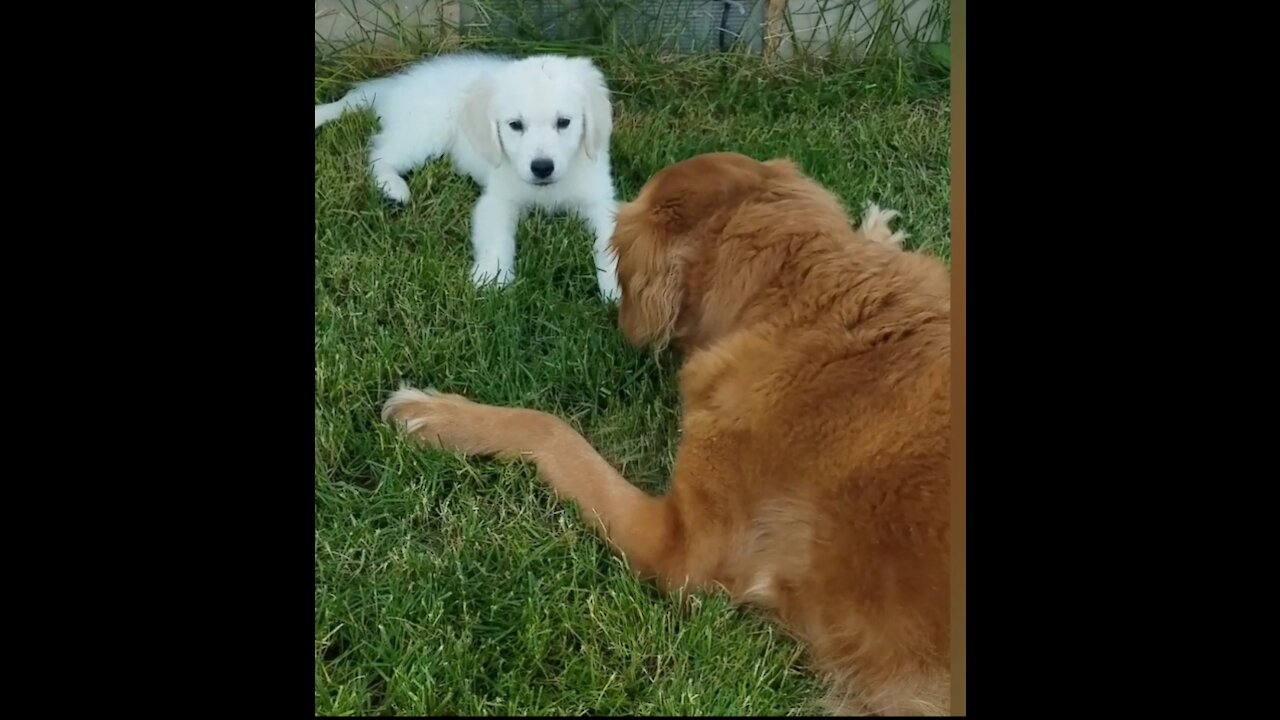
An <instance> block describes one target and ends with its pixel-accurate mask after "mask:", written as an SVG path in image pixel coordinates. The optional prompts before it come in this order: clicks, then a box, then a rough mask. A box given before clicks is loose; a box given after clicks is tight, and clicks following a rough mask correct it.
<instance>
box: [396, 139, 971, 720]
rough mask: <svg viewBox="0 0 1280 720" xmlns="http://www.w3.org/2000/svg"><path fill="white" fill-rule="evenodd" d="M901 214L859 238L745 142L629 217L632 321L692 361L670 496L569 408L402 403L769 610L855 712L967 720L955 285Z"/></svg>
mask: <svg viewBox="0 0 1280 720" xmlns="http://www.w3.org/2000/svg"><path fill="white" fill-rule="evenodd" d="M893 215H894V213H893V212H892V211H889V212H883V211H880V210H879V209H878V208H874V207H872V208H870V210H869V214H868V216H867V217H866V218H864V219H863V225H862V227H861V228H860V229H854V228H853V227H852V225H851V222H850V220H849V218H848V216H847V215H846V213H845V211H844V209H843V208H842V207H841V205H840V203H839V201H837V199H836V198H835V197H834V196H833V195H832V194H831V193H829V192H828V191H827V190H825V189H823V188H822V187H820V186H819V185H818V184H817V183H815V182H813V181H812V180H810V179H808V178H806V177H805V176H804V175H802V174H801V173H800V171H799V170H797V169H796V167H795V166H794V165H793V164H792V163H790V162H788V161H785V160H774V161H770V162H758V161H756V160H753V159H750V158H747V157H744V156H741V155H736V154H732V153H714V154H709V155H701V156H698V157H695V158H692V159H689V160H686V161H684V162H680V163H677V164H675V165H672V166H670V167H667V168H665V169H663V170H662V171H661V172H659V173H658V174H657V175H655V176H654V177H653V178H652V179H651V180H650V181H649V182H648V184H646V185H645V187H644V188H643V189H642V190H641V192H640V194H639V196H638V197H637V198H636V199H635V200H634V201H633V202H631V203H630V204H628V205H626V206H625V207H624V208H622V209H621V211H620V212H619V215H618V221H617V229H616V231H615V234H614V237H613V244H614V248H615V250H616V251H617V254H618V274H619V280H620V282H621V286H622V301H621V303H622V304H621V307H620V311H619V324H620V326H621V329H622V331H623V332H624V333H625V334H626V336H627V338H628V339H629V340H630V341H631V342H632V343H633V344H635V345H659V346H660V345H663V344H666V343H671V344H672V345H674V346H675V347H676V348H677V349H679V350H680V351H681V352H682V354H683V356H684V364H683V367H682V368H681V371H680V389H681V394H682V410H683V419H682V423H683V427H682V430H683V435H682V441H681V443H680V449H679V453H678V456H677V458H676V467H675V476H674V477H673V478H672V481H671V486H670V489H669V490H668V492H667V494H666V495H664V496H662V497H652V496H649V495H647V494H645V493H643V492H641V491H640V490H638V489H637V488H636V487H634V486H633V485H631V484H630V483H628V482H627V481H626V480H624V479H623V478H622V477H621V476H620V475H619V474H618V473H617V472H616V471H615V470H614V469H613V468H612V467H611V466H610V465H609V464H608V463H607V462H606V461H605V460H604V459H602V458H601V457H600V456H599V454H597V453H596V452H595V450H593V449H592V448H591V446H590V445H589V444H588V443H587V441H586V440H585V439H583V438H582V436H581V435H579V434H578V433H577V432H575V431H574V430H573V429H572V428H570V427H569V426H568V425H567V424H565V423H564V422H562V421H560V420H558V419H557V418H555V417H552V416H550V415H547V414H545V413H541V412H537V411H533V410H525V409H515V408H499V407H491V406H486V405H480V404H478V403H473V402H471V401H469V400H467V399H465V398H462V397H460V396H457V395H442V394H439V393H435V392H434V391H429V392H425V393H424V392H420V391H417V390H412V389H407V388H406V389H402V390H400V391H399V392H397V393H395V394H394V395H393V396H392V397H391V399H390V400H388V402H387V405H386V408H385V410H384V417H386V418H387V419H389V420H394V421H396V422H398V423H399V424H400V425H401V426H402V427H403V428H405V430H406V431H407V432H409V433H411V434H413V435H414V436H416V437H418V438H419V439H421V440H423V441H425V442H428V443H431V444H433V445H436V446H440V447H445V448H449V449H452V450H455V451H461V452H464V453H469V454H482V455H497V456H500V457H507V458H523V459H526V460H530V461H532V462H534V463H536V464H537V466H538V470H539V475H540V476H541V477H542V478H543V479H544V480H545V481H546V482H547V483H548V484H550V485H551V487H552V488H553V489H554V490H555V491H556V492H557V494H559V496H561V497H562V498H566V499H570V500H573V501H575V502H577V503H578V504H579V506H580V507H581V509H582V510H583V517H585V518H587V520H588V522H590V523H591V524H592V525H593V527H594V529H596V530H597V531H599V532H601V534H602V535H603V537H605V538H606V539H607V540H608V542H610V543H611V545H612V546H613V547H614V548H615V549H616V550H617V551H618V552H621V553H623V554H624V555H625V556H626V557H627V559H628V560H629V563H630V565H631V567H632V568H633V569H634V570H635V571H636V572H637V573H638V574H639V575H641V576H643V577H646V578H653V579H655V580H656V581H657V582H658V583H659V584H660V585H661V586H662V587H663V588H665V589H668V590H674V589H676V588H689V589H707V590H712V589H715V588H725V589H727V590H728V591H729V592H730V593H731V594H732V596H733V597H735V598H736V599H738V600H739V601H742V602H746V603H751V604H753V605H755V606H759V607H762V608H764V609H766V610H767V611H768V612H770V613H771V614H772V616H773V617H775V618H776V619H777V621H778V622H780V623H781V624H782V625H783V626H784V627H785V628H787V629H788V630H789V631H790V632H792V633H793V634H795V635H796V636H797V637H798V638H800V639H801V640H802V641H803V642H804V643H805V644H806V646H807V648H808V650H809V653H810V657H811V659H812V662H813V664H814V666H815V668H816V669H817V670H818V671H819V672H821V673H822V674H823V675H824V677H825V678H826V679H827V681H828V686H829V688H830V692H829V695H828V709H829V710H830V711H831V712H833V713H838V714H891V715H945V714H948V711H949V707H950V669H949V654H950V632H949V604H950V591H949V552H950V542H949V519H950V501H949V493H948V487H949V472H948V465H949V462H948V461H949V452H950V436H951V398H950V383H951V320H950V313H951V303H950V276H949V273H948V271H947V269H946V267H945V266H944V265H943V264H942V263H941V262H939V261H938V260H935V259H932V258H929V257H926V256H923V255H919V254H915V253H908V252H904V251H903V250H901V249H900V248H899V247H898V244H899V243H900V241H901V235H899V234H894V233H892V232H891V231H890V230H889V226H888V221H889V220H891V219H892V217H893Z"/></svg>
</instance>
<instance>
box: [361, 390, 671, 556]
mask: <svg viewBox="0 0 1280 720" xmlns="http://www.w3.org/2000/svg"><path fill="white" fill-rule="evenodd" d="M382 418H383V420H385V421H388V422H394V423H396V424H397V425H398V426H399V427H400V428H401V429H403V430H404V432H405V433H406V434H408V435H411V436H413V437H415V438H417V439H418V440H421V441H422V442H425V443H427V444H429V445H431V446H433V447H438V448H442V449H445V450H450V451H454V452H460V453H463V454H466V455H478V456H495V457H499V458H504V459H520V460H524V461H527V462H533V463H534V464H535V465H536V466H537V468H538V475H539V477H541V478H542V480H543V481H544V482H546V483H547V484H548V485H550V486H551V488H552V490H554V491H555V493H556V495H557V496H558V497H560V498H561V499H569V500H573V501H574V502H575V503H577V505H578V509H579V511H580V512H581V514H582V517H583V518H584V520H585V521H586V522H587V523H588V524H589V525H590V526H591V527H592V529H594V530H595V531H596V532H597V533H599V534H600V535H601V536H602V537H604V539H605V540H606V541H607V542H609V543H610V545H612V546H613V547H614V549H615V550H616V551H617V552H619V553H621V554H622V555H624V556H625V557H626V558H627V561H628V562H629V563H630V564H631V567H632V568H633V569H634V570H635V571H636V572H637V573H638V574H640V575H643V576H653V575H659V576H661V575H666V572H665V570H666V568H667V567H668V565H669V563H670V562H671V560H672V558H671V557H670V556H671V555H672V554H673V552H674V551H675V550H676V549H677V546H678V541H679V534H680V533H679V522H678V519H677V517H676V514H675V513H674V512H672V509H671V505H670V503H669V502H668V501H667V499H666V498H655V497H651V496H649V495H646V494H645V493H644V492H642V491H641V490H640V489H639V488H637V487H635V486H634V485H632V484H631V483H629V482H627V481H626V480H625V479H624V478H623V477H622V476H621V475H620V474H619V473H618V472H617V471H616V470H614V469H613V467H612V466H610V465H609V463H608V462H607V461H605V459H604V458H602V457H600V454H599V453H597V452H596V451H595V449H594V448H592V447H591V445H590V443H588V442H587V441H586V439H585V438H583V437H582V436H581V435H580V434H578V433H577V432H576V431H575V430H574V429H573V428H571V427H570V426H569V425H568V424H566V423H565V422H563V421H562V420H560V419H559V418H556V417H555V416H552V415H548V414H547V413H544V412H539V411H536V410H527V409H522V408H504V407H494V406H492V405H481V404H479V403H475V402H472V401H470V400H467V399H466V398H464V397H462V396H461V395H447V394H442V393H439V392H436V391H434V390H427V391H425V392H424V391H421V390H415V389H413V388H407V387H403V388H401V389H400V390H398V391H397V392H395V393H394V394H392V395H391V397H390V398H389V399H388V400H387V402H386V404H385V405H384V407H383V411H382Z"/></svg>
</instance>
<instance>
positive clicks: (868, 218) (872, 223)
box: [858, 203, 907, 247]
mask: <svg viewBox="0 0 1280 720" xmlns="http://www.w3.org/2000/svg"><path fill="white" fill-rule="evenodd" d="M898 215H899V213H898V211H897V210H889V209H881V208H880V206H879V205H876V204H875V203H867V210H866V212H865V213H863V216H862V226H861V227H859V228H858V229H859V230H861V231H862V234H863V235H865V236H866V237H867V239H869V240H871V241H873V242H878V243H881V244H883V245H892V246H893V247H902V243H903V242H904V241H905V240H906V239H907V234H906V233H904V232H902V231H898V232H894V231H893V229H892V228H890V227H889V224H890V223H892V222H893V221H894V219H895V218H897V217H898Z"/></svg>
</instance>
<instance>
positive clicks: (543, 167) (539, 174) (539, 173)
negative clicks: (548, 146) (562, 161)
mask: <svg viewBox="0 0 1280 720" xmlns="http://www.w3.org/2000/svg"><path fill="white" fill-rule="evenodd" d="M529 169H530V170H532V171H533V176H534V177H536V178H538V179H539V180H545V179H547V178H549V177H551V173H553V172H555V171H556V164H555V163H553V162H551V161H550V160H548V159H546V158H538V159H537V160H534V161H533V162H531V163H529Z"/></svg>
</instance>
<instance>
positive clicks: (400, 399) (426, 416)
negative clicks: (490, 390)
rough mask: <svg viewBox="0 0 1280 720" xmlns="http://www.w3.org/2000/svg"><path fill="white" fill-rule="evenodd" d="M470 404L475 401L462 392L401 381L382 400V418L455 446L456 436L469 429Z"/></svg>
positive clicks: (435, 443) (416, 434)
mask: <svg viewBox="0 0 1280 720" xmlns="http://www.w3.org/2000/svg"><path fill="white" fill-rule="evenodd" d="M470 407H475V404H474V403H472V402H471V401H470V400H467V399H466V398H464V397H462V396H461V395H447V394H445V393H442V392H440V391H438V390H436V389H435V388H427V389H426V390H418V389H416V388H413V387H409V386H408V385H401V386H400V389H399V390H396V391H395V392H394V393H392V394H391V397H389V398H387V401H386V403H384V404H383V406H382V420H383V421H384V422H389V423H393V424H395V425H396V426H397V427H399V428H400V429H401V430H402V431H403V432H404V433H405V434H406V435H412V436H414V437H416V438H418V439H419V440H422V441H423V442H426V443H428V444H430V445H433V446H435V447H440V448H446V449H456V444H457V443H456V439H457V438H456V437H455V436H457V435H459V434H463V435H465V434H466V433H467V428H466V420H467V415H468V412H467V411H468V409H469V408H470Z"/></svg>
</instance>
